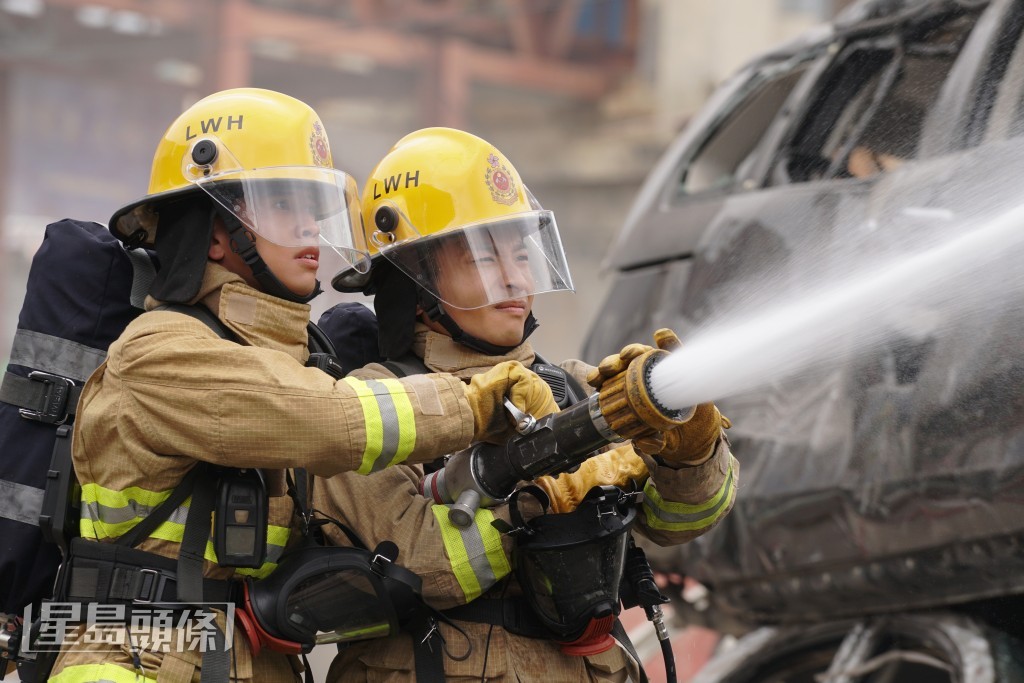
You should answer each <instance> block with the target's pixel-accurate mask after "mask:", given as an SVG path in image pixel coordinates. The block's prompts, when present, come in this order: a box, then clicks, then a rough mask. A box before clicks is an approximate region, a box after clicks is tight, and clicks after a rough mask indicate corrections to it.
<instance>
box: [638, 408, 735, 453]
mask: <svg viewBox="0 0 1024 683" xmlns="http://www.w3.org/2000/svg"><path fill="white" fill-rule="evenodd" d="M731 426H732V423H731V422H729V418H727V417H725V416H724V415H722V414H721V413H720V412H719V411H718V408H717V407H715V404H714V403H702V404H700V405H699V406H697V408H696V410H694V413H693V417H691V418H690V419H689V420H687V421H686V422H685V423H683V424H682V425H680V426H678V427H676V428H675V429H672V430H670V431H667V432H660V433H657V434H655V435H654V436H651V437H646V438H639V439H633V445H634V446H635V447H636V449H637V450H638V451H640V452H641V453H646V454H647V455H651V456H657V457H658V458H660V459H661V460H662V461H663V462H664V463H665V464H667V465H669V466H673V465H676V466H678V465H688V466H690V467H693V466H694V465H700V464H702V463H704V462H706V461H707V460H708V458H710V457H711V456H712V454H713V453H714V452H715V444H717V443H718V437H719V435H721V433H722V429H723V428H725V429H728V428H729V427H731Z"/></svg>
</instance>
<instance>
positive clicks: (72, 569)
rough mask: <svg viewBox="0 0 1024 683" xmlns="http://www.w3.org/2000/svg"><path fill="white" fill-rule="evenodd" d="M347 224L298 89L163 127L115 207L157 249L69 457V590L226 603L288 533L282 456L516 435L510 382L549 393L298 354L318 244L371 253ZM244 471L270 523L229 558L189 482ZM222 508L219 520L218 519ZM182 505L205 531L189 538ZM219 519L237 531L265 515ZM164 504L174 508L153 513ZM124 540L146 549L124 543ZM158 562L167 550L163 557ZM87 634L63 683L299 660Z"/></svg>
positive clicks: (351, 212) (395, 458)
mask: <svg viewBox="0 0 1024 683" xmlns="http://www.w3.org/2000/svg"><path fill="white" fill-rule="evenodd" d="M358 220H359V198H358V193H357V190H356V186H355V183H354V182H353V180H352V179H351V178H350V177H349V176H348V175H346V174H344V173H342V172H341V171H338V170H335V169H333V168H332V160H331V150H330V147H329V143H328V139H327V134H326V132H325V131H324V128H323V125H322V124H321V122H320V120H319V118H318V117H317V115H316V113H315V112H314V111H313V110H312V109H311V108H310V107H309V106H307V105H306V104H304V103H302V102H300V101H298V100H296V99H294V98H291V97H288V96H286V95H283V94H280V93H277V92H272V91H268V90H260V89H249V88H245V89H235V90H227V91H223V92H219V93H216V94H213V95H211V96H209V97H206V98H205V99H202V100H201V101H199V102H198V103H196V104H195V105H193V106H192V107H190V108H189V109H187V110H186V111H185V112H184V113H183V114H182V115H181V116H180V117H178V119H177V120H175V121H174V122H173V123H172V124H171V125H170V127H169V128H168V129H167V131H166V133H165V134H164V137H163V139H162V140H161V141H160V143H159V146H158V147H157V150H156V154H155V157H154V159H153V166H152V173H151V176H150V183H149V190H148V193H147V194H146V195H145V196H144V197H143V198H141V199H139V200H138V201H135V202H132V203H131V204H128V205H127V206H125V207H123V208H121V209H119V210H118V211H117V212H116V213H114V215H113V217H112V218H111V220H110V229H111V231H112V232H113V233H114V235H116V236H117V237H118V238H120V239H121V240H123V241H124V242H125V243H126V244H127V245H130V246H147V247H150V248H152V249H154V250H155V252H156V255H157V257H158V259H159V262H160V268H159V271H158V272H157V275H156V278H155V280H154V281H153V284H152V287H151V288H150V296H149V297H148V298H147V301H146V308H147V312H145V313H143V314H142V315H141V316H139V317H138V318H137V319H136V320H135V321H133V322H132V323H130V324H129V325H128V327H127V328H126V329H125V330H124V332H123V333H122V335H121V336H120V338H118V339H117V341H115V342H114V343H113V344H112V345H111V347H110V350H109V354H108V357H107V360H106V362H104V363H103V364H102V365H101V366H100V367H99V368H98V369H97V371H96V372H95V373H94V374H93V375H92V376H91V378H90V380H89V382H88V383H87V384H86V386H85V388H84V390H83V393H82V396H81V401H80V404H79V412H78V419H77V420H76V422H75V425H74V438H73V460H74V467H75V472H76V474H77V477H78V479H79V481H80V482H81V487H82V506H81V510H82V517H81V537H82V538H81V539H76V541H82V542H81V543H79V544H78V547H77V550H76V549H75V548H73V549H72V552H71V555H72V558H71V560H70V562H69V567H67V568H66V576H67V577H68V580H67V586H66V589H65V590H64V598H65V599H69V600H71V599H74V600H78V601H80V602H82V603H112V604H115V605H116V604H120V605H128V606H133V607H135V608H139V607H140V603H146V602H157V603H160V602H174V601H176V600H178V601H180V600H182V599H183V598H182V596H183V592H185V593H188V598H187V600H195V601H200V600H206V601H214V602H221V601H224V600H229V599H231V596H232V587H237V586H238V582H237V581H236V580H235V579H238V578H239V577H240V575H243V574H244V575H247V576H251V577H256V578H260V577H265V576H267V575H268V574H270V573H271V572H273V571H274V569H275V567H276V562H277V560H278V559H279V558H280V556H281V554H282V553H283V552H284V550H285V547H286V545H288V543H289V541H294V540H296V533H295V530H296V528H297V526H296V524H295V523H294V519H295V518H294V517H293V509H294V508H293V500H292V499H291V498H290V497H289V496H288V495H285V488H286V487H285V480H286V475H285V471H286V470H287V469H288V468H298V467H303V468H307V469H308V470H309V471H310V472H312V473H315V474H318V475H323V476H330V475H332V474H335V473H338V472H344V471H354V470H360V471H364V472H369V471H371V470H376V469H381V468H383V467H386V466H389V465H394V464H397V463H399V462H402V461H405V462H410V463H413V462H421V461H429V460H432V459H434V458H436V457H437V456H439V455H440V454H442V453H445V452H449V451H451V450H453V449H459V448H463V447H466V446H467V445H468V444H470V443H471V442H472V441H474V440H477V439H481V438H485V439H486V438H490V439H493V438H500V437H501V436H502V435H503V434H504V433H505V432H506V430H510V429H511V426H510V423H509V422H508V421H507V420H505V419H504V417H503V413H502V410H503V409H502V408H501V403H502V400H503V398H504V397H505V396H506V395H508V396H510V397H511V399H512V400H513V402H514V403H517V404H521V405H522V407H523V408H527V409H533V410H536V409H540V408H542V407H543V406H545V405H546V404H547V403H548V402H549V401H550V400H551V395H550V391H549V390H548V388H547V387H546V386H545V385H544V383H543V381H542V380H540V379H539V378H537V377H536V376H534V375H532V373H529V372H528V371H526V369H525V368H524V367H523V366H522V365H521V364H518V363H514V362H513V363H507V364H503V365H501V366H500V367H496V368H495V369H494V370H493V371H492V372H490V373H489V375H488V376H487V377H485V378H483V379H482V380H481V381H480V382H475V383H474V384H473V385H470V386H467V385H465V384H464V383H463V382H461V381H460V380H459V379H458V378H456V377H453V376H446V375H433V374H432V375H424V376H418V377H410V378H408V379H407V380H402V381H365V380H359V379H348V378H346V379H341V380H339V379H336V378H334V377H332V376H331V375H329V374H328V373H326V372H323V371H321V370H320V369H318V368H315V367H306V366H305V365H304V362H305V361H306V360H307V357H308V355H309V351H308V349H307V341H308V339H307V323H308V321H309V312H310V308H309V305H308V303H307V302H308V301H309V300H310V299H312V298H313V297H314V296H316V294H317V293H318V292H319V291H320V285H319V282H318V280H317V269H318V265H319V263H318V261H319V257H320V251H321V248H328V247H329V248H331V249H334V250H335V251H337V252H338V253H339V254H340V255H341V256H342V257H343V258H344V259H345V260H346V263H348V264H350V265H351V266H352V267H353V268H356V269H360V268H365V266H366V255H365V253H364V252H362V251H361V249H360V248H359V245H356V244H354V243H353V242H352V235H353V232H352V226H351V225H350V222H351V221H357V222H358ZM169 304H176V305H177V306H174V305H171V306H168V305H169ZM204 309H205V310H206V311H207V313H206V314H205V315H204V314H203V313H202V311H203V310H204ZM197 312H198V313H197ZM237 468H259V469H258V470H252V469H237ZM254 471H256V472H259V477H258V479H257V481H260V482H262V484H254V485H253V487H254V488H246V489H244V490H242V491H243V493H244V494H245V496H243V497H242V498H241V500H242V502H247V501H250V500H258V499H259V497H260V496H261V495H262V494H261V493H260V492H261V491H265V492H266V494H267V498H268V503H267V505H266V510H267V512H266V513H265V515H266V519H264V520H263V521H262V522H253V523H254V524H256V526H255V527H254V531H253V532H252V533H251V534H249V535H246V534H245V533H243V532H244V531H245V529H244V528H240V527H239V528H235V527H232V531H231V533H232V534H235V532H238V533H237V534H236V535H232V536H231V539H233V542H229V543H228V544H227V545H226V546H225V547H227V548H228V550H229V552H230V553H232V555H230V557H232V563H230V565H231V566H226V565H228V564H229V563H228V562H227V561H226V560H225V561H223V562H220V561H219V560H218V555H217V550H216V548H217V547H219V546H216V545H215V542H216V541H218V540H219V539H218V537H217V536H216V534H214V542H209V543H208V537H209V536H210V526H211V517H210V512H209V511H207V512H206V513H195V515H193V514H192V513H193V512H194V510H201V509H203V508H202V506H203V505H206V504H207V503H206V502H203V503H201V502H200V493H199V492H200V491H209V490H210V488H209V487H210V486H211V484H209V482H210V481H212V480H216V481H217V482H218V484H217V485H218V486H224V485H225V482H229V483H230V484H231V486H243V485H248V484H245V482H249V483H250V484H251V483H252V482H253V479H251V478H250V479H245V480H242V483H236V482H235V480H234V479H233V478H232V477H241V476H243V475H251V474H252V473H253V472H254ZM197 472H201V473H202V474H201V475H197V474H196V473H197ZM185 482H187V486H188V487H191V488H188V489H186V483H185ZM221 490H224V489H222V488H221V489H216V491H221ZM228 490H230V491H234V490H238V489H234V488H232V489H228ZM185 493H190V494H192V495H191V499H190V500H187V499H186V498H185V496H184V495H183V494H185ZM203 495H204V496H206V497H207V498H209V497H210V496H209V494H206V493H204V494H203ZM165 501H166V505H164V506H163V508H161V504H162V503H165ZM227 502H228V503H236V502H238V501H237V500H236V499H234V498H231V499H230V500H228V501H227ZM220 505H221V501H218V502H217V507H216V508H215V509H216V511H217V515H218V516H220V517H224V516H227V515H225V514H222V513H224V510H223V509H221V508H220ZM239 512H241V513H244V514H239ZM250 512H251V513H252V515H250V514H249V513H250ZM158 513H159V515H160V516H159V517H158V516H157V515H158ZM150 516H152V519H150ZM193 516H196V517H198V521H197V523H196V527H195V528H198V530H199V535H198V541H196V540H195V539H194V538H190V536H195V534H190V531H189V530H190V528H193V527H192V526H191V524H192V521H191V520H192V517H193ZM229 517H230V518H229V520H228V522H227V523H228V524H236V525H244V524H247V523H249V520H250V518H254V519H258V518H259V510H258V509H256V508H255V507H254V508H252V509H251V510H250V509H249V508H245V509H241V510H239V509H235V510H234V512H233V513H232V515H231V516H229ZM217 518H218V517H214V519H217ZM157 519H164V520H165V521H163V522H162V523H160V524H159V525H158V526H156V527H155V528H147V526H148V527H152V523H153V521H154V520H157ZM147 520H149V522H147ZM219 530H220V527H219V526H218V527H217V533H219ZM133 536H134V537H135V538H134V540H133V541H132V542H133V543H136V548H135V549H136V550H139V551H141V552H142V553H143V555H141V556H139V555H133V554H131V553H127V554H126V552H121V551H126V549H125V548H124V546H123V545H119V544H120V543H121V542H122V541H126V539H130V538H132V537H133ZM263 536H265V538H266V544H265V548H264V549H263V550H262V552H260V553H259V556H258V557H257V558H256V560H255V563H254V564H245V562H246V561H248V560H237V561H236V560H234V559H233V558H234V554H239V555H245V552H246V549H247V548H248V547H249V546H246V545H245V542H246V541H247V539H250V537H252V538H255V537H263ZM88 541H94V542H88ZM194 543H198V552H197V553H196V554H195V555H194V556H193V557H192V558H191V559H189V558H188V557H187V556H188V555H189V552H187V551H186V546H187V545H188V544H194ZM129 545H130V544H129ZM252 547H258V544H254V545H253V546H252ZM111 548H118V551H119V552H120V553H121V554H119V555H117V557H116V559H112V558H111V557H108V556H107V554H108V553H106V552H100V551H106V550H107V549H111ZM179 556H180V557H179ZM140 557H141V559H139V558H140ZM164 558H175V559H174V560H173V561H174V562H177V565H174V564H172V565H171V569H170V570H169V569H168V560H165V559H164ZM129 560H130V561H129ZM126 563H127V564H126ZM175 566H176V567H177V568H178V569H179V571H178V573H177V575H176V574H175V573H174V571H173V567H175ZM239 566H241V567H249V568H248V569H237V570H236V569H235V567H239ZM186 574H187V576H186ZM196 591H198V592H196ZM175 593H176V595H175ZM58 597H60V595H59V596H58ZM222 616H223V615H222ZM221 620H222V621H223V619H221ZM176 626H178V625H177V624H176ZM78 629H79V630H78V632H77V634H76V635H77V637H76V638H71V639H69V640H68V643H69V645H67V646H65V647H64V648H63V650H62V652H61V654H60V655H59V656H58V658H57V661H56V663H55V666H54V669H53V675H54V680H56V681H60V682H62V683H68V682H74V683H79V682H81V683H86V682H90V681H115V682H118V681H155V680H157V679H159V680H160V681H191V680H193V677H194V676H196V677H198V676H200V675H201V676H202V678H203V680H209V679H217V680H227V678H228V676H230V678H231V680H236V681H292V680H296V671H299V670H301V666H300V665H298V663H297V660H295V658H294V657H289V656H286V655H280V654H275V653H272V652H269V651H267V652H265V653H264V654H261V655H260V656H258V657H253V656H252V653H251V651H250V650H249V649H248V647H247V645H246V644H245V642H244V640H243V639H242V638H241V637H240V636H239V635H238V632H237V631H236V632H235V635H236V637H235V639H234V644H233V648H232V649H231V651H230V661H228V660H225V659H224V658H222V657H219V658H217V659H216V660H215V659H214V657H213V655H211V654H210V652H209V651H207V652H206V653H205V654H203V653H201V651H202V650H203V649H204V648H202V647H196V643H195V642H194V641H192V642H189V643H187V644H186V649H184V650H182V649H181V641H177V642H175V640H174V639H169V640H170V642H169V643H168V642H167V640H168V639H165V640H164V642H163V645H164V646H165V647H160V645H161V642H160V641H159V640H157V639H155V634H156V633H157V631H156V629H155V628H154V629H151V630H149V631H145V630H144V631H142V632H141V633H140V632H139V631H138V630H137V629H136V630H131V629H126V628H125V626H124V625H121V626H118V625H116V624H114V625H105V631H104V634H102V635H101V636H100V637H96V635H95V634H93V636H91V637H90V636H89V634H88V633H85V632H84V629H85V626H84V625H83V626H80V627H78ZM147 643H148V645H149V646H147ZM207 649H208V648H207ZM208 658H209V659H208ZM211 662H213V663H211ZM214 664H215V665H216V666H217V667H223V668H219V669H217V671H218V672H219V673H216V674H214V673H213V671H214V669H213V668H212V667H213V666H214ZM208 666H209V667H210V668H208ZM208 674H209V675H208Z"/></svg>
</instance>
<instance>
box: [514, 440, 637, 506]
mask: <svg viewBox="0 0 1024 683" xmlns="http://www.w3.org/2000/svg"><path fill="white" fill-rule="evenodd" d="M645 479H647V465H645V464H644V461H643V460H642V459H641V458H640V456H638V455H637V454H636V453H635V452H633V448H632V447H631V446H628V445H626V446H619V447H618V448H614V449H612V450H610V451H606V452H604V453H600V454H599V455H595V456H594V457H592V458H590V459H589V460H586V461H584V462H583V464H582V465H580V466H579V469H577V470H576V471H575V472H565V473H563V474H560V475H558V477H557V478H556V477H551V476H544V477H538V478H537V479H536V481H534V483H535V484H536V485H537V486H539V487H540V488H541V489H543V490H544V493H546V494H548V498H549V499H550V500H551V511H552V512H555V513H559V514H560V513H563V512H572V511H573V510H575V509H576V507H577V506H578V505H579V504H580V501H581V500H583V497H584V496H585V495H587V492H588V491H590V489H592V488H594V487H595V486H606V485H612V486H618V487H619V488H629V487H630V482H634V481H635V482H642V481H644V480H645Z"/></svg>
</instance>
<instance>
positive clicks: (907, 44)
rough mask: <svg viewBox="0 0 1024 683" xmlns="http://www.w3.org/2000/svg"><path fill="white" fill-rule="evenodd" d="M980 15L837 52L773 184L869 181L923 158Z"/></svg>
mask: <svg viewBox="0 0 1024 683" xmlns="http://www.w3.org/2000/svg"><path fill="white" fill-rule="evenodd" d="M976 18H977V12H967V13H964V12H958V13H955V14H952V15H944V16H941V17H932V18H931V19H928V20H926V21H922V22H919V23H917V24H915V25H914V26H913V27H912V28H910V29H907V31H906V33H905V34H902V35H900V34H891V35H887V36H880V37H874V38H871V39H866V40H861V41H858V42H855V43H853V44H851V45H849V46H847V48H846V49H845V50H843V52H842V53H841V54H840V55H839V56H838V57H837V59H836V63H835V65H834V66H833V68H832V69H830V70H829V72H828V73H827V74H826V75H825V76H824V77H823V79H822V84H821V86H820V87H819V88H817V93H818V94H817V96H816V97H815V98H814V101H813V102H812V104H811V106H809V107H808V108H807V115H806V117H805V119H804V120H803V121H802V122H801V123H800V125H799V126H797V128H796V129H795V130H796V132H795V134H794V135H793V137H792V140H791V142H790V143H789V144H788V145H786V146H784V147H783V149H782V151H781V154H780V158H779V160H778V162H777V163H776V165H775V169H774V172H773V177H772V183H773V184H775V185H782V184H786V183H797V182H806V181H811V180H820V179H828V178H851V177H855V178H867V177H871V176H874V175H877V174H879V173H884V172H886V171H891V170H893V169H895V168H898V167H899V166H900V165H901V164H902V163H904V162H905V161H907V160H908V159H913V158H915V157H916V156H917V148H918V142H919V140H920V137H921V130H922V128H923V124H924V120H925V117H926V116H927V114H928V112H929V111H930V109H931V107H932V105H933V104H934V102H935V99H936V97H937V96H938V94H939V91H940V89H941V88H942V84H943V82H944V81H945V78H946V76H947V74H948V73H949V71H950V69H951V68H952V66H953V63H954V62H955V61H956V57H957V55H958V54H959V52H960V49H961V48H962V47H963V44H964V42H965V41H966V39H967V36H968V34H969V33H970V30H971V28H972V27H973V26H974V23H975V20H976Z"/></svg>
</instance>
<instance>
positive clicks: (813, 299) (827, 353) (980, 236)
mask: <svg viewBox="0 0 1024 683" xmlns="http://www.w3.org/2000/svg"><path fill="white" fill-rule="evenodd" d="M1022 244H1024V206H1021V207H1016V208H1014V209H1012V210H1009V211H1007V212H1005V213H1003V214H1001V215H999V216H997V217H996V218H995V219H993V220H992V221H990V222H989V223H987V224H985V225H983V226H982V227H980V228H978V229H975V230H972V231H971V232H967V233H965V234H963V235H961V236H959V237H957V238H955V239H952V240H950V241H948V242H946V243H945V244H942V245H940V246H938V247H935V248H932V249H929V250H927V251H924V252H921V253H919V254H915V255H912V256H909V257H905V258H902V259H900V260H899V261H896V262H895V263H893V264H891V265H890V266H888V267H884V268H878V269H876V270H874V271H872V272H869V273H866V274H865V275H863V276H861V277H859V278H855V279H851V280H849V281H847V282H846V283H843V284H841V285H837V286H833V287H831V288H828V289H825V290H824V291H821V292H820V293H818V294H815V295H812V296H809V297H807V298H805V299H802V300H800V301H797V302H794V303H791V304H787V305H781V306H778V307H777V308H775V309H771V310H769V311H767V312H764V313H761V314H758V315H755V316H753V317H751V318H749V319H747V320H745V321H742V322H740V323H738V324H735V325H723V326H719V327H716V328H714V329H709V330H707V331H706V332H705V333H703V334H698V335H696V336H695V337H694V338H693V339H692V340H689V341H687V343H686V344H685V345H684V346H683V348H682V349H680V350H678V351H677V352H676V353H673V354H672V356H671V357H669V358H668V359H667V360H666V361H665V362H664V363H661V364H660V365H658V366H657V367H656V368H654V369H653V370H652V373H651V377H650V392H651V394H652V395H655V396H657V397H658V399H659V400H660V401H661V402H662V403H663V404H664V405H666V406H668V407H669V408H673V407H678V406H687V405H696V404H700V403H705V402H707V401H713V400H718V399H721V398H725V397H728V396H734V395H737V394H739V393H742V392H744V391H749V390H751V389H755V388H757V387H760V386H764V385H766V384H768V383H770V382H771V381H774V380H778V379H782V378H785V377H789V376H791V375H793V374H795V373H796V372H797V371H800V370H803V369H806V368H809V367H812V366H813V365H814V364H816V363H820V362H822V361H825V360H828V359H830V358H836V357H839V356H840V354H843V353H848V352H849V351H851V350H860V349H864V348H868V347H870V346H873V345H877V344H878V343H880V342H881V341H883V340H884V339H886V338H887V337H888V336H889V334H890V326H889V323H890V322H892V321H893V319H894V314H896V313H898V312H900V310H901V309H902V308H903V307H905V306H906V305H908V304H930V305H933V306H935V307H937V308H942V309H943V310H946V311H953V312H955V311H957V310H967V309H968V308H969V307H978V306H984V305H992V302H991V301H990V299H991V292H989V291H982V289H981V288H979V287H978V286H977V282H978V280H980V279H982V278H983V277H992V274H991V272H987V271H986V269H990V268H991V266H992V264H993V262H995V261H996V260H998V259H1007V260H1013V259H1014V258H1015V257H1014V256H1013V255H1012V254H1011V252H1012V251H1014V250H1019V248H1020V247H1021V245H1022ZM1013 262H1014V266H1013V268H1012V269H1011V270H1010V271H1009V272H1007V273H1000V275H1003V277H1001V278H1000V279H999V280H998V287H999V289H998V290H997V291H999V292H1000V294H1002V295H1003V296H1004V297H1006V296H1010V295H1013V294H1014V293H1017V294H1020V293H1024V265H1022V264H1021V261H1020V258H1019V255H1018V256H1017V257H1016V259H1015V260H1014V261H1013Z"/></svg>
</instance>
